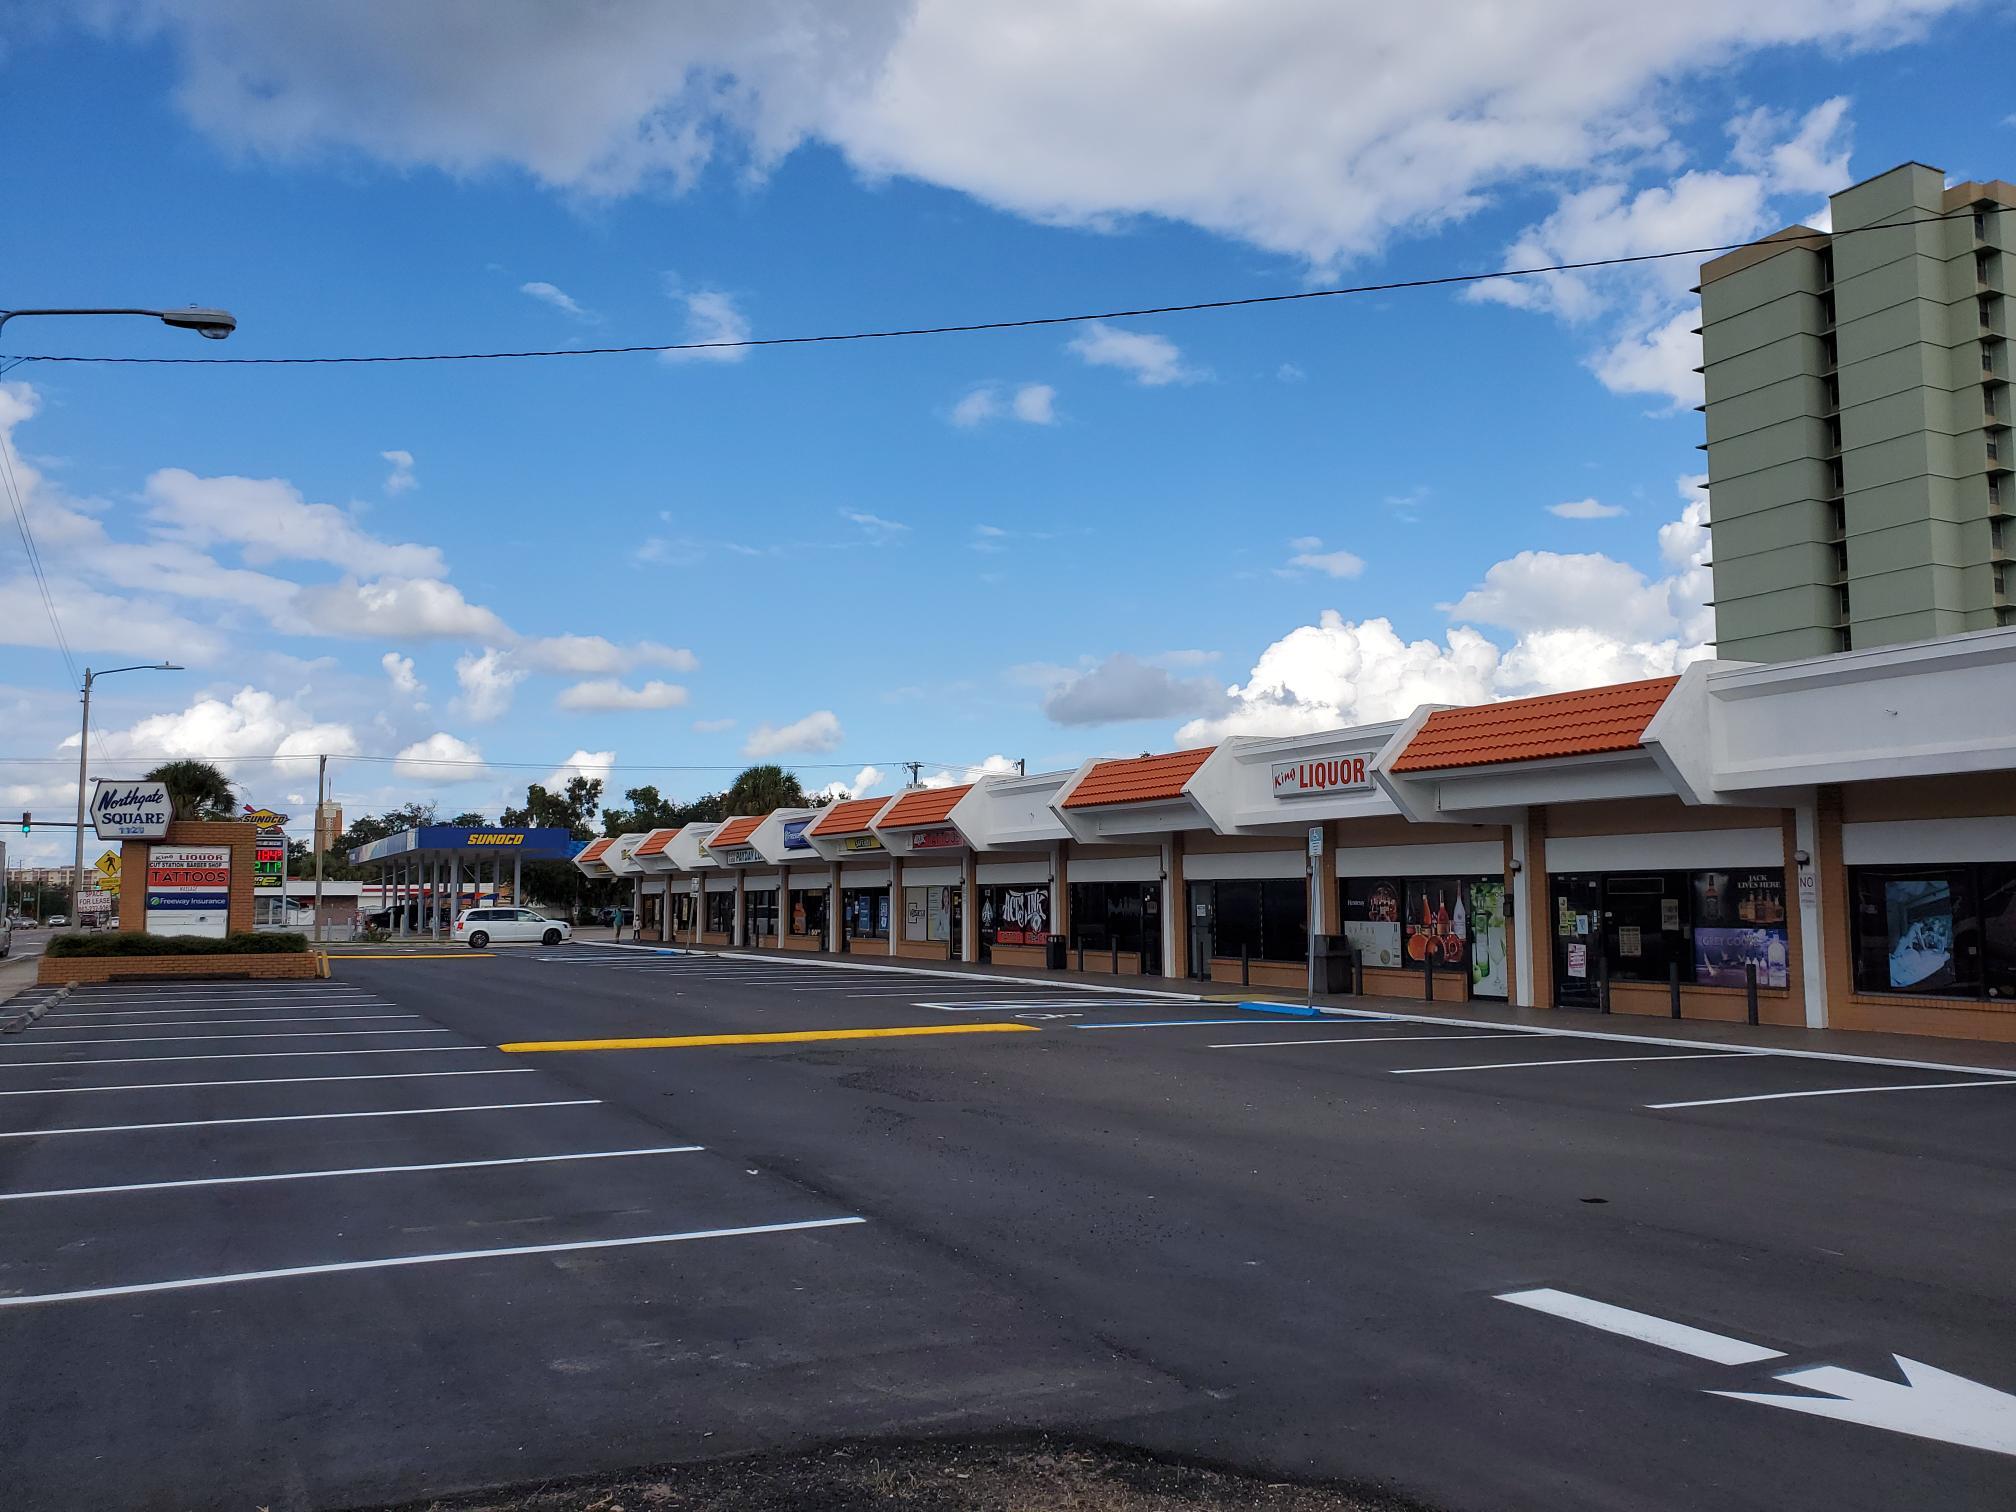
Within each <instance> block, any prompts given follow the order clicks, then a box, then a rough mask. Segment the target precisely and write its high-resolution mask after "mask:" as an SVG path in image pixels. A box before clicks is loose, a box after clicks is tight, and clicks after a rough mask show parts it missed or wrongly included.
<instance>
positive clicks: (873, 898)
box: [840, 887, 889, 940]
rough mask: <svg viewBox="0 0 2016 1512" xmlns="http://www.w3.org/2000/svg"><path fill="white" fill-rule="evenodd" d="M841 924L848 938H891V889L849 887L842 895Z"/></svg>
mask: <svg viewBox="0 0 2016 1512" xmlns="http://www.w3.org/2000/svg"><path fill="white" fill-rule="evenodd" d="M840 923H841V926H842V927H843V928H844V929H845V930H846V931H847V935H848V938H850V939H855V940H886V939H888V938H889V889H888V888H886V887H849V888H844V889H842V891H841V893H840Z"/></svg>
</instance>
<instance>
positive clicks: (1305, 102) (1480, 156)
mask: <svg viewBox="0 0 2016 1512" xmlns="http://www.w3.org/2000/svg"><path fill="white" fill-rule="evenodd" d="M1959 3H1961V0H1774V3H1771V4H1767V5H1759V4H1755V3H1742V0H1700V3H1697V4H1693V5H1674V6H1667V7H1663V8H1647V7H1645V6H1636V5H1617V4H1615V3H1614V0H1545V3H1542V0H1532V3H1529V4H1523V5H1517V6H1503V7H1499V8H1497V9H1495V10H1493V11H1492V12H1491V20H1490V24H1489V25H1484V24H1480V22H1479V20H1478V15H1477V12H1476V10H1475V8H1474V6H1473V5H1470V4H1468V3H1465V0H1421V3H1419V4H1415V5H1410V6H1404V7H1384V8H1380V7H1373V6H1367V5H1348V6H1346V5H1323V4H1315V3H1308V0H1268V3H1261V0H1238V3H1235V0H1197V3H1193V4H1190V5H1187V6H1186V7H1184V8H1183V10H1182V12H1181V13H1180V15H1181V21H1180V24H1174V23H1172V21H1171V18H1170V12H1169V9H1168V7H1167V6H1165V5H1159V4H1154V3H1150V0H1108V3H1104V4H1101V5H1098V6H1096V7H1087V6H1086V5H1085V4H1084V3H1083V0H1022V3H1019V4H1016V5H1012V6H983V5H971V4H963V3H959V0H862V3H860V4H855V5H847V6H832V5H819V4H816V3H811V0H745V3H742V4H737V5H712V6H704V7H694V6H665V5H662V4H656V3H653V0H612V3H609V4H605V5H600V6H596V7H592V8H587V9H582V8H579V7H566V8H555V7H552V6H550V5H545V4H541V3H538V0H496V3H492V4H486V5H457V6H444V5H425V6H412V5H395V4H392V3H390V0H385V3H381V4H377V5H373V6H371V7H370V8H369V10H368V11H367V12H365V13H364V17H363V19H362V20H360V19H359V14H360V13H359V9H358V5H357V4H356V3H344V4H337V3H333V0H318V3H307V0H302V3H297V4H293V5H285V6H273V5H262V4H257V3H255V0H157V3H154V4H151V5H147V6H116V7H114V6H105V7H93V8H91V9H90V10H89V11H88V12H87V13H86V14H87V15H88V16H89V17H90V19H91V21H92V22H94V23H95V24H96V25H97V26H99V27H100V28H101V29H103V30H106V31H111V32H116V33H119V34H122V35H128V36H135V37H140V38H143V39H145V40H146V41H148V42H153V41H154V40H155V38H156V37H162V38H164V40H165V50H167V51H169V52H170V53H171V55H172V56H174V57H175V58H176V59H177V63H178V66H179V70H180V76H181V77H180V81H179V87H178V89H177V91H176V100H177V102H178V104H179V106H180V108H181V109H182V111H183V112H184V113H185V115H187V116H188V117H189V118H190V119H191V120H192V121H193V122H194V124H195V125H196V126H197V127H198V128H199V129H200V130H202V131H204V132H207V133H208V134H210V135H211V136H212V137H214V138H216V139H218V140H220V141H222V142H224V143H226V144H228V145H230V146H232V147H234V148H239V149H242V150H249V151H252V152H256V153H260V154H264V155H266V156H269V157H276V158H291V157H299V156H303V155H310V154H315V153H320V152H326V151H327V150H328V149H331V148H339V149H351V150H356V151H361V152H363V153H366V154H369V155H371V156H373V157H375V158H378V159H379V160H381V161H384V162H387V163H390V164H392V165H394V166H395V167H397V168H400V169H412V168H416V167H420V166H423V165H424V166H434V167H438V168H441V169H443V170H445V171H446V172H448V173H450V174H453V175H456V176H458V177H470V176H475V175H478V174H481V173H483V172H485V171H487V170H491V169H494V168H496V167H498V166H501V165H511V166H517V167H521V168H522V169H523V170H524V171H526V172H527V173H528V174H530V175H531V176H532V177H533V178H535V179H536V180H537V181H539V182H542V183H544V184H547V185H551V186H554V187H556V188H560V189H564V190H567V191H571V192H573V193H575V194H578V195H584V196H610V195H619V194H626V193H630V192H633V191H636V190H638V189H640V188H645V187H653V186H665V187H669V188H671V189H673V190H675V191H676V190H681V189H685V188H687V187H690V186H691V185H692V184H693V183H694V182H695V181H696V180H697V178H698V176H699V175H700V174H701V172H702V171H703V170H704V169H705V168H706V167H707V166H708V164H709V163H710V162H712V161H714V160H716V159H717V158H725V159H727V160H728V162H729V163H731V164H732V165H735V166H736V167H738V168H740V169H742V170H743V171H744V172H745V173H747V174H752V175H755V174H761V173H764V172H766V171H767V170H769V169H770V168H771V167H773V166H774V165H775V164H776V163H777V162H778V161H779V160H780V159H781V158H782V157H783V156H784V155H786V154H787V153H789V152H790V151H791V150H792V149H794V148H795V147H796V146H798V145H799V144H800V143H801V142H803V141H806V140H808V139H817V140H819V141H822V142H825V143H828V144H831V145H832V146H834V147H835V148H837V149H838V150H839V151H840V152H841V153H842V154H844V155H845V157H846V158H847V159H848V160H849V161H850V162H851V163H852V164H853V165H854V166H855V167H856V168H857V169H859V170H861V171H862V172H864V173H865V174H868V175H870V176H878V177H879V176H898V175H900V176H907V177H909V178H913V179H918V180H921V181H924V182H927V183H931V184H936V185H941V186H944V187H947V188H951V189H954V190H958V191H962V192H964V193H967V194H970V195H973V196H975V197H976V198H978V199H980V200H982V201H984V202H986V203H989V204H992V205H996V206H1000V207H1002V208H1004V209H1007V210H1009V211H1012V212H1014V213H1017V214H1021V215H1025V216H1029V217H1031V218H1035V219H1038V220H1042V221H1046V222H1062V223H1068V224H1083V225H1092V226H1108V225H1113V224H1116V223H1120V222H1122V221H1124V219H1125V218H1126V217H1131V216H1153V217H1158V218H1162V219H1168V220H1176V221H1182V222H1186V223H1189V224H1191V225H1196V226H1201V227H1204V228H1205V229H1207V230H1210V231H1213V232H1217V233H1220V234H1223V235H1226V236H1230V237H1233V238H1237V239H1239V240H1242V241H1245V242H1248V243H1251V244H1254V245H1257V246H1260V247H1264V248H1268V249H1270V250H1273V251H1277V252H1282V253H1286V254H1289V255H1291V256H1295V257H1298V258H1303V259H1307V260H1308V261H1309V262H1311V263H1314V264H1319V265H1320V264H1326V263H1330V262H1334V261H1337V260H1339V259H1341V258H1344V257H1348V256H1352V255H1356V254H1361V253H1365V252H1368V251H1371V250H1373V249H1375V248H1377V247H1379V246H1381V245H1383V244H1384V243H1385V242H1386V241H1387V240H1388V239H1389V238H1390V237H1391V236H1392V235H1393V234H1394V233H1395V232H1396V231H1414V230H1420V229H1424V228H1429V229H1432V228H1434V227H1437V226H1440V225H1443V224H1446V223H1448V222H1450V221H1454V220H1460V219H1462V218H1464V217H1466V216H1469V215H1471V214H1473V213H1475V212H1476V211H1477V210H1478V209H1479V208H1480V207H1482V206H1483V205H1485V204H1487V203H1489V202H1490V200H1491V198H1492V195H1493V191H1494V190H1497V189H1500V188H1502V187H1503V186H1505V185H1507V184H1510V183H1513V182H1516V181H1520V180H1526V179H1532V178H1538V177H1543V176H1547V175H1565V174H1574V173H1580V172H1584V171H1586V169H1587V167H1588V165H1589V164H1591V163H1592V162H1602V161H1605V160H1609V159H1613V158H1615V157H1617V156H1619V155H1622V154H1627V153H1631V152H1638V153H1647V152H1651V151H1654V150H1657V149H1660V148H1662V147H1664V146H1665V145H1666V144H1667V141H1668V135H1667V125H1666V118H1667V117H1669V116H1672V117H1678V116H1681V115H1683V114H1684V113H1685V112H1686V111H1687V110H1688V109H1690V108H1691V107H1692V106H1693V104H1694V103H1695V100H1694V95H1693V94H1692V93H1691V92H1690V91H1689V90H1688V88H1687V87H1686V86H1687V85H1688V84H1689V83H1691V82H1692V81H1693V80H1694V79H1696V78H1699V77H1703V76H1709V77H1713V78H1716V79H1721V78H1726V77H1728V76H1730V75H1732V74H1734V73H1736V72H1737V71H1738V70H1739V69H1740V68H1741V66H1742V65H1743V64H1744V62H1745V61H1746V60H1748V59H1749V58H1750V57H1752V56H1754V55H1758V54H1766V53H1770V54H1774V55H1782V51H1783V50H1785V49H1789V48H1792V47H1796V46H1799V45H1802V44H1818V45H1819V46H1822V47H1825V48H1827V49H1829V50H1830V51H1838V50H1842V49H1847V48H1854V47H1858V46H1859V47H1876V46H1886V45H1892V44H1895V43H1897V42H1899V41H1902V40H1905V39H1908V38H1909V37H1911V36H1914V35H1916V34H1917V33H1918V32H1919V31H1920V30H1921V29H1922V27H1923V25H1924V24H1925V22H1926V21H1927V20H1928V19H1929V18H1932V17H1935V16H1938V15H1940V14H1943V13H1945V12H1947V11H1950V10H1953V9H1955V8H1956V7H1957V6H1958V4H1959Z"/></svg>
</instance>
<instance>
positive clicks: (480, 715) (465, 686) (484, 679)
mask: <svg viewBox="0 0 2016 1512" xmlns="http://www.w3.org/2000/svg"><path fill="white" fill-rule="evenodd" d="M524 680H525V673H524V671H523V670H522V669H521V668H519V667H517V666H514V665H513V664H512V661H511V657H510V653H508V652H505V651H500V650H498V649H497V648H496V647H495V646H485V647H484V648H483V649H482V651H480V652H476V651H470V652H466V653H464V654H463V655H461V656H458V657H456V658H455V682H456V685H457V686H458V687H460V688H461V690H462V691H461V693H460V694H459V695H458V696H457V698H456V699H455V709H454V712H456V713H458V714H460V715H461V716H462V717H463V718H465V719H469V720H473V721H475V722H476V723H477V724H488V723H489V722H490V721H491V720H493V719H499V718H502V717H503V715H504V714H505V713H507V712H508V711H509V710H510V708H511V700H512V698H513V696H514V695H515V694H516V693H517V691H518V684H519V683H521V682H523V681H524Z"/></svg>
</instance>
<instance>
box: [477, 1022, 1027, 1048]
mask: <svg viewBox="0 0 2016 1512" xmlns="http://www.w3.org/2000/svg"><path fill="white" fill-rule="evenodd" d="M1038 1033H1041V1031H1040V1030H1039V1029H1037V1027H1036V1026H1035V1025H1034V1024H922V1025H918V1026H917V1027H915V1028H901V1029H797V1030H791V1031H789V1032H786V1033H782V1034H679V1035H662V1036H655V1037H652V1038H648V1039H604V1040H523V1041H520V1042H518V1043H516V1044H510V1045H499V1046H498V1047H497V1048H498V1049H499V1050H502V1051H504V1052H505V1053H506V1054H507V1055H529V1054H540V1053H544V1052H546V1051H556V1050H683V1049H697V1048H699V1047H702V1046H707V1045H792V1044H802V1043H806V1042H809V1041H812V1040H857V1039H907V1038H915V1037H917V1036H921V1035H933V1034H1038Z"/></svg>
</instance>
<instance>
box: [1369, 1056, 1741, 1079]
mask: <svg viewBox="0 0 2016 1512" xmlns="http://www.w3.org/2000/svg"><path fill="white" fill-rule="evenodd" d="M1743 1055H1744V1052H1743V1051H1741V1050H1709V1051H1706V1052H1705V1053H1703V1054H1700V1055H1582V1056H1576V1057H1573V1058H1571V1059H1564V1060H1531V1061H1485V1062H1484V1063H1482V1064H1481V1065H1476V1066H1408V1067H1406V1068H1404V1069H1402V1070H1399V1071H1394V1072H1391V1073H1389V1074H1390V1075H1393V1076H1433V1075H1435V1074H1436V1073H1437V1072H1441V1071H1520V1070H1524V1069H1525V1068H1526V1067H1528V1066H1618V1065H1623V1064H1624V1063H1626V1062H1628V1061H1692V1060H1736V1059H1740V1058H1742V1057H1743Z"/></svg>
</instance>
